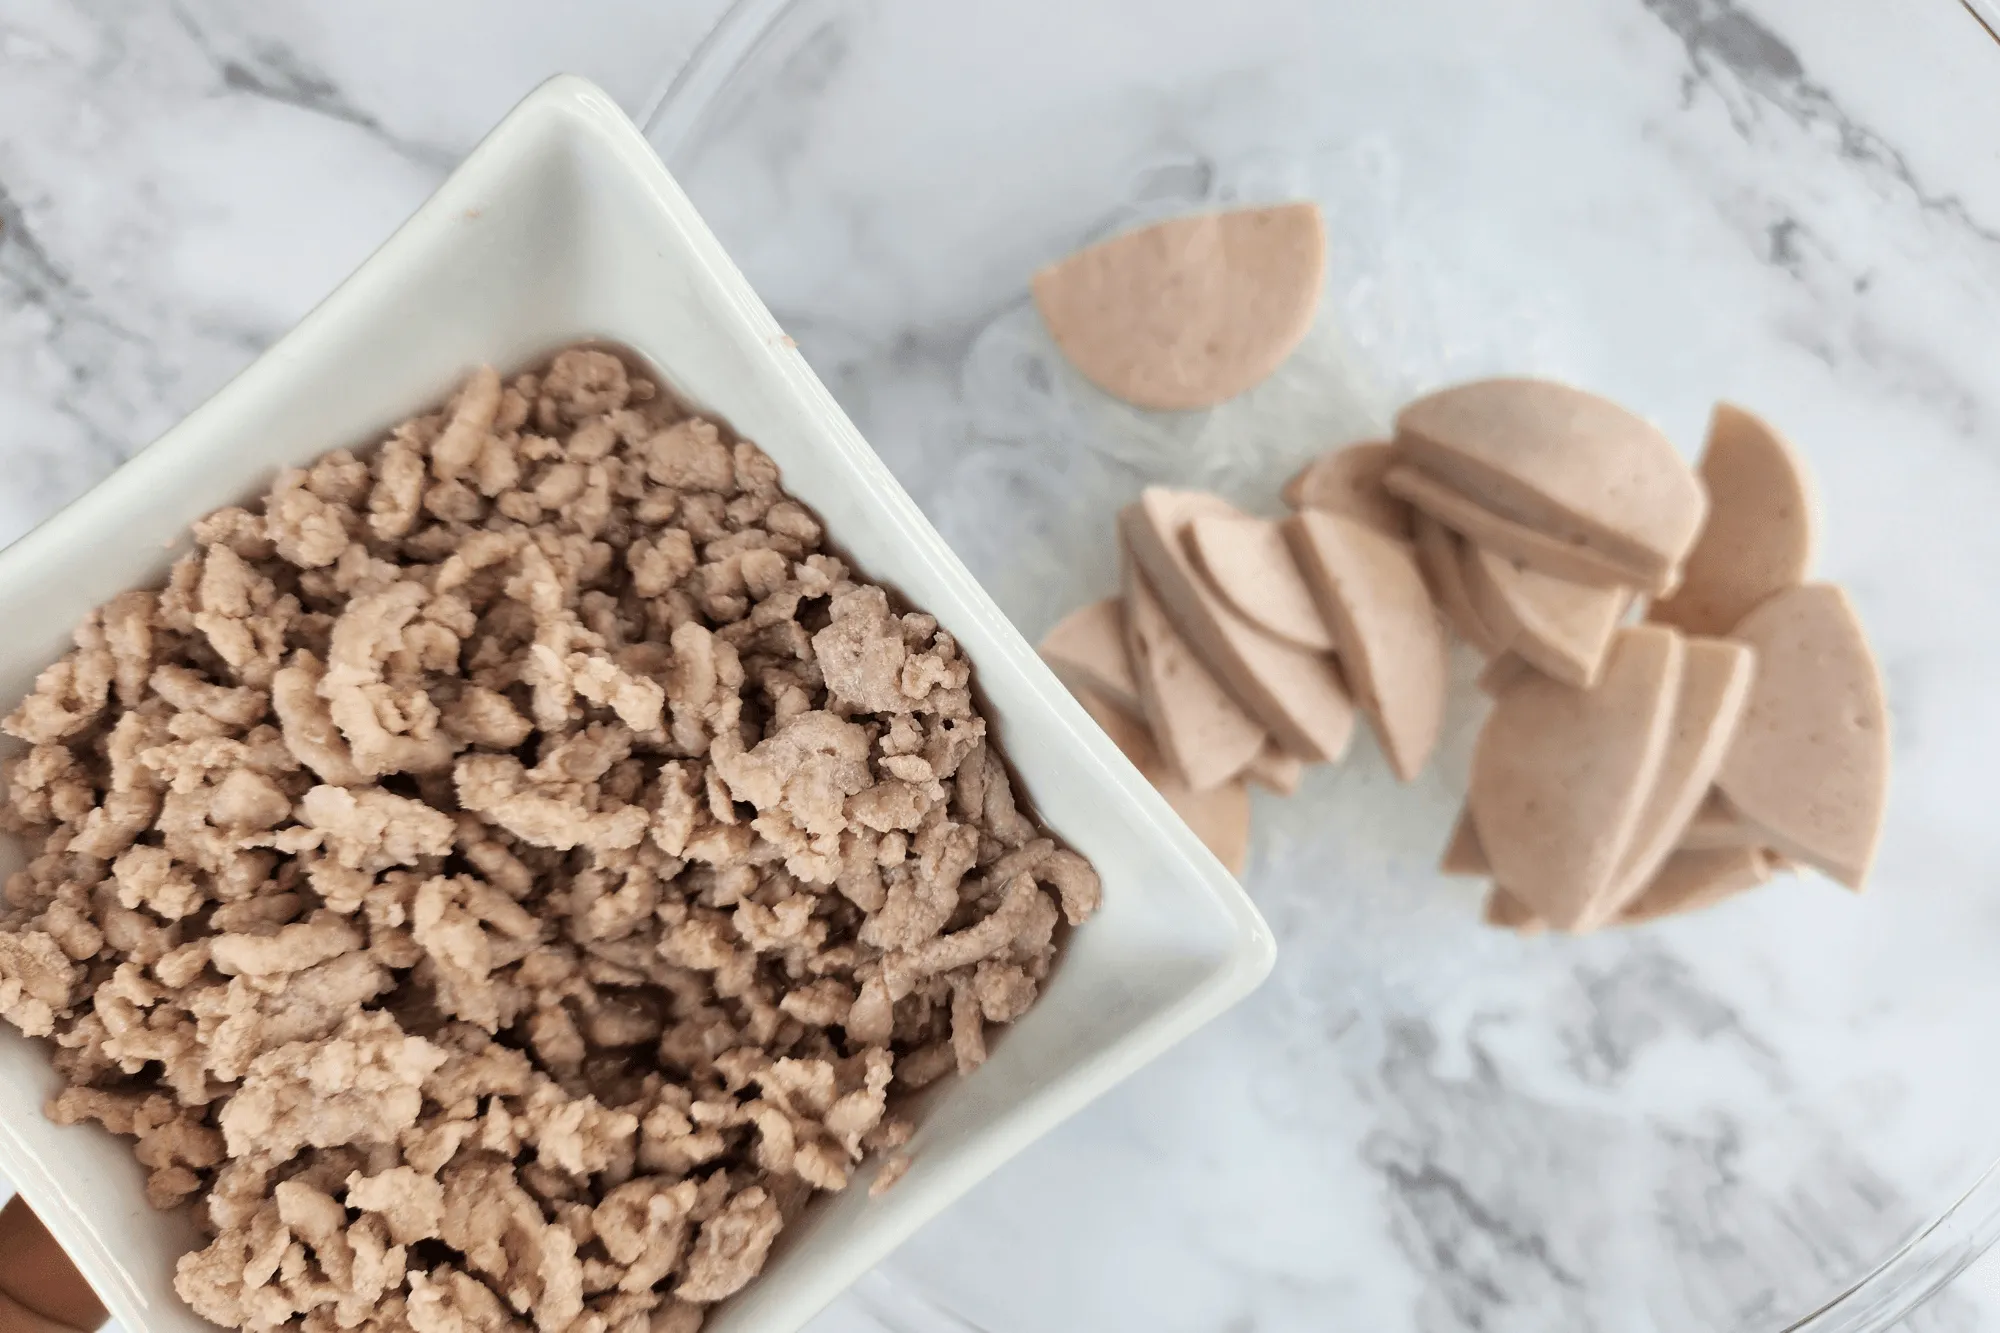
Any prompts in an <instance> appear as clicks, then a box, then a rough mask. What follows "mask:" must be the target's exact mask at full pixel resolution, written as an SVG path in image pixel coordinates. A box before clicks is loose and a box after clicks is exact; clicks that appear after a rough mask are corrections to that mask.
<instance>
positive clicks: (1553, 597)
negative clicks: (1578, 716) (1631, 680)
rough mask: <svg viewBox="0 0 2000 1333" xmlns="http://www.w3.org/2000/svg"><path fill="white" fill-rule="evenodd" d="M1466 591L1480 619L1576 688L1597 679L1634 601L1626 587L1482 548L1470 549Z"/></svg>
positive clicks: (1545, 670)
mask: <svg viewBox="0 0 2000 1333" xmlns="http://www.w3.org/2000/svg"><path fill="white" fill-rule="evenodd" d="M1465 590H1466V593H1467V594H1468V595H1469V596H1470V597H1471V598H1472V605H1473V609H1475V610H1476V611H1478V612H1479V618H1480V620H1482V621H1483V622H1485V624H1486V625H1488V626H1489V627H1490V628H1491V629H1492V630H1493V632H1494V633H1495V634H1496V635H1497V636H1498V637H1499V638H1500V639H1501V640H1503V641H1504V642H1505V643H1506V644H1507V646H1508V647H1509V648H1510V649H1512V650H1513V651H1514V652H1516V653H1518V654H1519V655H1520V656H1521V657H1522V658H1523V659H1524V660H1525V661H1526V662H1527V663H1528V665H1530V666H1532V667H1534V668H1535V669H1536V670H1537V671H1540V672H1541V673H1542V674H1543V675H1546V676H1552V677H1554V678H1555V679H1556V680H1559V681H1561V682H1562V683H1563V684H1565V685H1570V686H1574V687H1575V688H1577V689H1588V688H1589V687H1590V686H1592V685H1594V684H1596V683H1597V676H1598V672H1600V671H1601V670H1603V667H1604V654H1605V652H1606V651H1607V650H1608V649H1609V648H1610V647H1611V635H1612V634H1613V632H1614V631H1616V630H1617V628H1618V622H1619V621H1620V620H1622V619H1624V616H1625V609H1626V608H1627V607H1628V606H1630V605H1631V604H1632V594H1631V593H1630V592H1629V591H1628V590H1627V589H1624V588H1593V587H1591V586H1590V585H1589V584H1587V583H1572V582H1570V581H1569V580H1568V579H1559V578H1556V577H1554V576H1553V575H1549V574H1544V573H1542V572H1540V571H1539V570H1533V569H1528V568H1526V567H1524V566H1522V565H1520V564H1518V563H1516V562H1515V561H1512V560H1509V559H1508V558H1507V557H1506V556H1503V555H1495V554H1494V553H1493V552H1491V551H1487V550H1483V549H1480V548H1478V547H1467V548H1466V552H1465Z"/></svg>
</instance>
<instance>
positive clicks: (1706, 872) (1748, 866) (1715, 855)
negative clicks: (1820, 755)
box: [1618, 847, 1772, 925]
mask: <svg viewBox="0 0 2000 1333" xmlns="http://www.w3.org/2000/svg"><path fill="white" fill-rule="evenodd" d="M1771 870H1772V866H1771V860H1770V858H1769V857H1768V856H1767V855H1765V853H1764V852H1763V851H1762V850H1761V849H1759V848H1756V847H1723V848H1716V849H1714V850H1712V851H1706V852H1693V851H1681V852H1675V853H1674V854H1673V855H1672V856H1670V857H1668V858H1667V860H1666V863H1665V864H1664V865H1662V866H1661V867H1660V869H1659V872H1658V873H1657V874H1655V875H1654V876H1653V880H1652V883H1650V884H1648V885H1647V886H1646V889H1645V892H1643V893H1641V894H1640V895H1639V896H1638V897H1637V898H1635V899H1633V900H1632V902H1631V904H1630V905H1628V906H1627V907H1626V908H1625V909H1624V910H1623V911H1622V912H1620V913H1619V914H1618V919H1619V920H1620V921H1621V922H1626V923H1629V924H1633V925H1636V924H1638V923H1639V922H1641V921H1655V920H1658V919H1659V918H1660V917H1663V916H1678V915H1680V914H1682V913H1684V912H1695V911H1699V910H1701V909H1702V908H1704V907H1713V906H1714V905H1715V904H1717V903H1719V902H1721V901H1722V900H1723V899H1725V898H1733V897H1735V896H1736V895H1737V894H1739V893H1744V892H1746V891H1748V890H1750V889H1754V888H1756V887H1757V886H1758V885H1760V884H1768V883H1769V882H1770V880H1771Z"/></svg>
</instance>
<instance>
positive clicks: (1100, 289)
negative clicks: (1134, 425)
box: [1031, 203, 1326, 410]
mask: <svg viewBox="0 0 2000 1333" xmlns="http://www.w3.org/2000/svg"><path fill="white" fill-rule="evenodd" d="M1325 269H1326V231H1325V228H1324V227H1322V226H1321V224H1320V216H1319V207H1318V205H1316V204H1311V203H1294V204H1279V205H1277V206H1275V207H1270V208H1244V209H1237V210H1234V211H1232V212H1227V213H1202V214H1197V215H1194V216H1192V217H1181V218H1171V219H1169V220H1168V221H1165V222H1157V223H1154V224H1153V225H1151V226H1148V227H1140V228H1139V229H1137V230H1136V231H1128V232H1126V233H1124V234H1123V235H1121V236H1113V237H1112V238H1111V239H1110V240H1107V241H1100V242H1098V243H1097V244H1096V245H1093V246H1091V247H1089V248H1088V249H1084V250H1079V251H1077V252H1076V253H1075V254H1073V255H1071V256H1070V257H1069V258H1068V259H1065V260H1063V261H1062V262H1061V263H1058V264H1052V265H1050V266H1049V267H1048V268H1045V269H1043V270H1041V271H1040V272H1039V273H1037V274H1035V276H1034V280H1033V282H1032V284H1031V285H1032V287H1033V290H1034V296H1035V306H1036V308H1037V309H1039V310H1040V311H1041V312H1042V320H1043V322H1044V323H1045V324H1047V325H1048V329H1049V335H1050V336H1051V337H1053V338H1054V339H1055V343H1056V346H1057V347H1059V348H1061V349H1062V354H1063V355H1064V356H1065V357H1067V358H1069V361H1070V364H1071V365H1073V366H1075V367H1076V368H1077V369H1078V370H1079V371H1081V372H1082V373H1083V376H1084V378H1086V379H1088V380H1089V381H1090V382H1091V383H1093V384H1095V385H1096V386H1097V387H1098V388H1100V389H1102V390H1104V391H1105V392H1106V393H1108V394H1111V395H1112V396H1114V397H1117V398H1122V399H1124V400H1125V401H1126V402H1128V403H1131V404H1133V405H1135V406H1138V407H1146V408H1155V409H1164V410H1178V409H1183V408H1196V407H1211V406H1213V405H1214V404H1216V403H1219V402H1221V401H1222V400H1223V399H1225V398H1233V397H1235V396H1236V395H1237V394H1239V393H1242V392H1243V391H1244V390H1245V389H1248V388H1250V387H1251V386H1252V385H1254V384H1256V383H1257V382H1259V381H1260V380H1262V379H1263V378H1264V377H1265V376H1267V375H1269V374H1270V373H1271V372H1272V371H1274V370H1276V369H1277V368H1278V366H1279V364H1280V363H1281V362H1283V361H1284V359H1285V358H1286V357H1287V356H1290V355H1291V353H1292V349H1293V348H1294V347H1297V346H1298V344H1299V340H1300V339H1301V338H1303V337H1305V335H1306V331H1307V330H1308V329H1309V328H1311V327H1312V321H1313V312H1314V311H1315V310H1316V309H1318V307H1319V291H1320V283H1321V280H1322V278H1323V276H1324V273H1325Z"/></svg>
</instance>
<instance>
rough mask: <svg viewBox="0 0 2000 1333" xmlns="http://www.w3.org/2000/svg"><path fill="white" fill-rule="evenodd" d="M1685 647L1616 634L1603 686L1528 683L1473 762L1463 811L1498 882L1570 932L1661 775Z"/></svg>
mask: <svg viewBox="0 0 2000 1333" xmlns="http://www.w3.org/2000/svg"><path fill="white" fill-rule="evenodd" d="M1683 657H1684V645H1683V642H1682V640H1681V636H1680V635H1679V634H1677V633H1676V632H1674V631H1673V630H1670V629H1666V628H1664V627H1661V626H1650V625H1641V626H1636V627H1633V628H1630V629H1624V630H1620V631H1619V632H1618V637H1617V639H1616V640H1615V641H1614V642H1613V643H1612V645H1611V654H1610V658H1609V660H1608V661H1607V662H1606V663H1605V666H1604V678H1603V679H1602V680H1601V681H1599V682H1598V685H1597V688H1595V689H1591V690H1573V689H1570V688H1569V687H1568V686H1566V685H1562V684H1559V683H1558V682H1556V681H1553V680H1550V679H1548V678H1547V677H1546V676H1541V675H1530V676H1523V677H1521V678H1520V679H1519V680H1516V681H1515V682H1514V683H1513V684H1512V685H1510V686H1509V687H1508V688H1507V690H1506V691H1505V692H1504V693H1502V694H1501V695H1500V697H1499V699H1498V700H1497V701H1496V703H1495V705H1494V708H1493V713H1492V716H1491V717H1489V718H1488V719H1487V722H1486V726H1485V728H1484V729H1483V730H1482V731H1481V732H1480V735H1479V741H1478V744H1477V745H1476V746H1475V747H1474V751H1473V756H1472V783H1471V791H1470V794H1469V796H1468V798H1467V805H1468V806H1469V807H1470V809H1471V811H1472V818H1473V822H1474V824H1475V825H1476V826H1477V827H1478V830H1479V842H1480V845H1481V846H1483V847H1484V848H1485V849H1486V856H1487V859H1488V860H1489V861H1490V862H1491V863H1492V865H1493V877H1494V878H1495V879H1496V880H1498V881H1499V882H1500V883H1501V884H1504V885H1506V886H1507V889H1508V891H1509V892H1510V893H1512V894H1513V895H1514V896H1515V897H1517V898H1519V899H1520V900H1521V901H1522V902H1523V903H1524V904H1525V905H1526V906H1528V907H1529V908H1531V909H1532V910H1533V911H1534V913H1535V915H1537V916H1539V917H1541V918H1542V919H1543V920H1545V921H1547V922H1548V923H1549V924H1550V925H1552V926H1555V927H1557V928H1559V929H1563V930H1574V929H1577V928H1578V927H1579V926H1582V925H1584V924H1586V923H1587V922H1588V920H1589V917H1590V911H1591V907H1592V904H1594V903H1595V902H1596V901H1597V900H1598V899H1599V898H1600V897H1601V896H1602V895H1603V893H1604V891H1605V888H1606V886H1608V885H1609V884H1610V883H1611V880H1612V877H1613V876H1614V875H1616V874H1617V871H1618V867H1619V866H1620V864H1622V862H1623V861H1624V858H1625V852H1626V849H1627V848H1629V847H1630V846H1631V844H1632V838H1633V835H1634V834H1635V833H1636V832H1637V830H1638V825H1639V816H1640V814H1641V812H1642V811H1643V809H1644V808H1645V803H1646V799H1647V797H1648V796H1649V795H1650V794H1651V792H1652V789H1653V784H1654V782H1655V781H1657V780H1658V778H1659V774H1660V761H1661V759H1662V758H1663V757H1664V755H1665V754H1666V750H1667V737H1668V732H1669V729H1670V727H1671V725H1672V721H1673V713H1674V704H1675V701H1676V700H1677V699H1678V698H1679V695H1680V681H1681V666H1682V659H1683Z"/></svg>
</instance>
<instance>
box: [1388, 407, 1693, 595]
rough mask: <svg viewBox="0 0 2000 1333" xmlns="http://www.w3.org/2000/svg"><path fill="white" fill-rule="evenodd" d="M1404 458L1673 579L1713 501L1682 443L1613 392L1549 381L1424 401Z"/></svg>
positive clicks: (1558, 534) (1399, 437)
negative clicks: (1623, 403)
mask: <svg viewBox="0 0 2000 1333" xmlns="http://www.w3.org/2000/svg"><path fill="white" fill-rule="evenodd" d="M1396 456H1397V459H1398V461H1399V462H1403V463H1408V464H1410V465H1411V466H1413V467H1415V468H1417V469H1418V470H1419V471H1421V472H1424V473H1426V474H1428V475H1429V476H1431V477H1434V478H1436V479H1437V480H1438V481H1440V482H1442V483H1444V484H1445V485H1446V486H1448V487H1450V488H1451V489H1452V490H1455V491H1457V492H1458V493H1459V494H1461V495H1463V496H1465V497H1466V498H1468V499H1470V500H1473V501H1475V502H1476V503H1478V504H1479V505H1480V506H1481V507H1482V508H1485V509H1487V510H1489V511H1491V512H1493V513H1495V514H1498V515H1501V516H1502V517H1504V518H1509V519H1512V520H1513V521H1515V522H1516V523H1519V524H1522V525H1523V526H1525V527H1528V528H1532V529H1534V530H1535V531H1537V532H1541V533H1544V534H1546V535H1547V536H1550V537H1554V538H1556V539H1557V540H1559V541H1563V542H1569V543H1572V544H1575V545H1581V546H1586V547H1590V548H1592V549H1594V550H1597V551H1601V552H1602V553H1603V554H1605V555H1607V556H1609V557H1610V558H1611V559H1612V560H1614V561H1616V562H1617V563H1619V564H1621V565H1626V566H1630V567H1632V568H1634V569H1636V570H1639V571H1641V572H1642V573H1644V574H1646V575H1648V576H1649V578H1652V577H1664V576H1669V575H1670V574H1671V572H1672V571H1673V570H1674V569H1675V568H1676V567H1677V566H1679V564H1680V563H1681V561H1682V560H1683V559H1685V558H1686V557H1687V553H1688V550H1689V548H1690V547H1692V546H1693V545H1694V541H1695V537H1696V535H1697V534H1698V533H1699V532H1700V531H1701V525H1702V518H1703V516H1704V514H1705V513H1706V512H1707V507H1708V502H1707V498H1706V497H1705V496H1704V495H1703V494H1702V488H1701V484H1700V483H1699V482H1698V481H1696V480H1695V476H1694V473H1693V472H1692V471H1690V470H1689V468H1688V466H1687V463H1686V462H1685V461H1683V460H1682V458H1681V456H1680V453H1679V452H1678V451H1677V450H1676V449H1675V448H1674V446H1673V442H1672V441H1671V440H1669V439H1667V437H1666V436H1665V435H1663V434H1661V433H1660V431H1659V429H1658V428H1657V427H1655V426H1654V425H1652V424H1651V423H1650V422H1648V421H1646V420H1645V419H1644V418H1642V417H1639V416H1637V415H1635V414H1633V413H1631V412H1628V411H1626V410H1625V409H1624V408H1622V407H1620V406H1619V405H1618V404H1616V403H1614V402H1612V401H1611V400H1610V399H1608V398H1601V397H1599V396H1598V395H1596V394H1593V393H1585V392H1584V391H1583V390H1581V389H1576V388H1572V387H1570V386H1569V385H1567V384H1558V383H1555V382H1554V381H1552V380H1535V379H1491V380H1475V381H1472V382H1471V383H1468V384H1458V385H1454V386H1452V387H1451V388H1448V389H1441V390H1439V391H1438V392H1437V393H1433V394H1430V395H1427V396H1426V397H1423V398H1419V399H1417V400H1416V401H1415V402H1413V403H1411V404H1410V405H1409V406H1407V407H1405V408H1404V409H1403V410H1402V412H1400V413H1399V414H1398V415H1397V417H1396Z"/></svg>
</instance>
